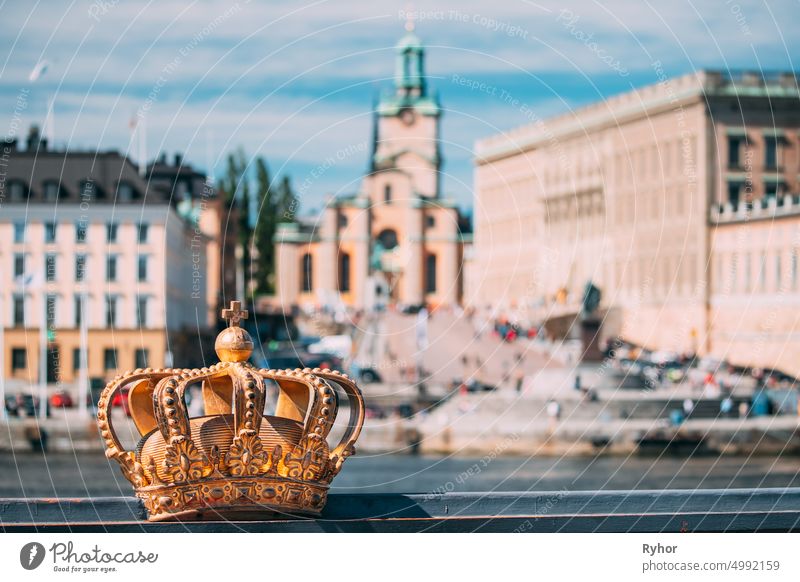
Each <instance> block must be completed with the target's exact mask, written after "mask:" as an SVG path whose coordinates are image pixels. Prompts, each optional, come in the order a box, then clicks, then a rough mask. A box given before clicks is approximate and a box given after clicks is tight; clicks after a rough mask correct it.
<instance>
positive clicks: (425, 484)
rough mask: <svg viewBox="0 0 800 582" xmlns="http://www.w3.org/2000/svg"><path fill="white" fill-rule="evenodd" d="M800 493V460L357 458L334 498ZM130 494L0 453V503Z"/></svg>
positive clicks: (52, 460) (87, 464)
mask: <svg viewBox="0 0 800 582" xmlns="http://www.w3.org/2000/svg"><path fill="white" fill-rule="evenodd" d="M787 486H795V487H800V458H797V457H791V456H782V457H752V458H747V457H728V456H725V457H707V456H706V457H693V458H676V457H662V458H656V457H630V458H625V457H599V458H596V459H591V458H575V457H568V458H534V459H526V458H522V457H503V458H496V459H493V460H490V461H488V460H487V461H484V460H483V459H481V458H479V457H476V458H463V457H457V458H455V457H454V458H446V457H427V456H424V457H412V456H402V455H390V454H387V455H373V456H369V455H363V456H356V457H353V458H351V459H348V461H347V462H346V463H345V466H344V469H343V470H342V473H341V474H340V475H339V476H338V477H337V478H336V480H335V481H334V486H333V490H334V492H348V493H381V492H384V493H386V492H404V493H429V492H445V491H526V490H533V491H557V490H563V489H566V490H597V489H605V490H612V489H697V488H700V489H708V488H733V487H787ZM130 494H131V485H130V484H129V483H128V482H127V481H126V480H125V478H124V477H122V474H121V473H120V470H119V466H118V465H117V463H116V462H113V461H108V460H107V459H106V458H105V457H104V456H103V454H102V453H99V452H97V453H75V454H72V453H58V454H47V455H41V454H32V453H25V454H18V455H16V456H15V455H13V454H11V453H0V497H25V496H27V497H97V496H109V495H111V496H113V495H125V496H128V495H130Z"/></svg>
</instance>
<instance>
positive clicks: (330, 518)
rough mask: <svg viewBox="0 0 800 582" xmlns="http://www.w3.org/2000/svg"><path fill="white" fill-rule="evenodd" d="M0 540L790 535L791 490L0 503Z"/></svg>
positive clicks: (795, 506)
mask: <svg viewBox="0 0 800 582" xmlns="http://www.w3.org/2000/svg"><path fill="white" fill-rule="evenodd" d="M0 529H2V531H5V532H34V531H36V532H41V533H47V532H50V533H57V532H64V533H66V532H140V531H141V532H145V531H146V532H427V531H431V532H472V531H478V532H514V531H520V532H561V531H563V532H725V531H771V532H789V531H800V488H765V489H727V490H725V489H701V490H663V491H550V492H521V493H513V492H512V493H446V494H443V495H425V494H343V493H339V494H336V493H334V494H331V495H330V497H329V500H328V505H327V507H326V508H325V511H324V512H323V516H322V518H320V519H285V520H284V519H282V520H268V521H240V522H232V521H227V522H226V521H203V522H183V523H176V522H171V523H169V522H168V523H150V522H147V521H145V512H144V508H143V507H142V505H141V503H140V502H139V501H138V500H137V499H135V498H133V497H130V498H128V497H102V498H95V499H67V498H62V499H0Z"/></svg>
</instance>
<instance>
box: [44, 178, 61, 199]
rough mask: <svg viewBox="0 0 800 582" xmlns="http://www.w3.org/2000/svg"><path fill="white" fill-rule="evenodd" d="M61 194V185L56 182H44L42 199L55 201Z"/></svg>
mask: <svg viewBox="0 0 800 582" xmlns="http://www.w3.org/2000/svg"><path fill="white" fill-rule="evenodd" d="M60 194H61V185H60V184H59V183H58V182H45V184H44V199H45V201H46V202H57V201H58V198H59V196H60Z"/></svg>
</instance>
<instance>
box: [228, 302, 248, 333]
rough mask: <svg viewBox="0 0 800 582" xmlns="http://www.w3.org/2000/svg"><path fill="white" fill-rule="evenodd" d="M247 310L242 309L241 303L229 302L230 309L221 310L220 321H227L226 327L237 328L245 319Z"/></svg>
mask: <svg viewBox="0 0 800 582" xmlns="http://www.w3.org/2000/svg"><path fill="white" fill-rule="evenodd" d="M247 315H248V314H247V310H246V309H242V303H241V301H231V307H230V309H223V310H222V319H225V320H227V322H228V327H239V322H240V321H242V320H243V319H247Z"/></svg>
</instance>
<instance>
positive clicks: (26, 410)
mask: <svg viewBox="0 0 800 582" xmlns="http://www.w3.org/2000/svg"><path fill="white" fill-rule="evenodd" d="M5 404H6V410H7V411H8V414H9V416H22V415H25V416H39V413H40V410H39V408H40V407H39V399H38V398H37V397H35V396H34V395H33V394H24V393H18V394H15V395H11V396H6V403H5ZM50 406H51V405H50V403H49V402H48V403H47V414H48V416H49V415H50Z"/></svg>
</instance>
